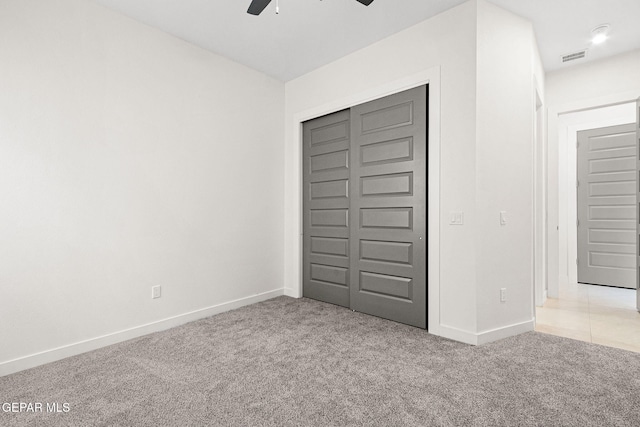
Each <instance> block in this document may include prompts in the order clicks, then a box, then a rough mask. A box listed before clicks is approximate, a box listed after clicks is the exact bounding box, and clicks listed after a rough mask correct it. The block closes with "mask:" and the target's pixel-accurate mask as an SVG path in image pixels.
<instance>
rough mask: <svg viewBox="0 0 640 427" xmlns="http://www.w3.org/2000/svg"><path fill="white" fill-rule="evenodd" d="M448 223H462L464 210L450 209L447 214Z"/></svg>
mask: <svg viewBox="0 0 640 427" xmlns="http://www.w3.org/2000/svg"><path fill="white" fill-rule="evenodd" d="M449 224H451V225H463V224H464V212H459V211H452V212H450V214H449Z"/></svg>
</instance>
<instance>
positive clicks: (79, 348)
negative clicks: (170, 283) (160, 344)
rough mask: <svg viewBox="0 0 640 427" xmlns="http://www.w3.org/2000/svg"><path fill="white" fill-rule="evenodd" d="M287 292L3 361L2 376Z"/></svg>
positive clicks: (237, 301) (180, 315)
mask: <svg viewBox="0 0 640 427" xmlns="http://www.w3.org/2000/svg"><path fill="white" fill-rule="evenodd" d="M284 294H285V292H284V289H282V288H281V289H275V290H272V291H268V292H263V293H260V294H256V295H252V296H249V297H245V298H240V299H236V300H233V301H228V302H224V303H221V304H216V305H213V306H210V307H206V308H202V309H199V310H195V311H191V312H188V313H184V314H179V315H177V316H172V317H169V318H166V319H162V320H158V321H156V322H151V323H147V324H144V325H140V326H136V327H133V328H130V329H125V330H122V331H118V332H114V333H111V334H107V335H103V336H100V337H96V338H91V339H88V340H84V341H80V342H77V343H73V344H69V345H65V346H61V347H57V348H53V349H50V350H45V351H43V352H40V353H36V354H31V355H29V356H24V357H20V358H18V359H13V360H9V361H6V362H2V363H0V377H1V376H4V375H9V374H13V373H15V372H18V371H22V370H25V369H29V368H34V367H36V366H40V365H44V364H45V363H51V362H55V361H56V360H60V359H64V358H66V357H70V356H75V355H77V354H81V353H86V352H88V351H92V350H97V349H99V348H102V347H106V346H108V345H112V344H117V343H119V342H123V341H127V340H130V339H133V338H137V337H140V336H143V335H147V334H150V333H153V332H159V331H164V330H166V329H169V328H173V327H176V326H179V325H183V324H185V323H189V322H193V321H194V320H199V319H203V318H205V317H210V316H213V315H215V314H219V313H223V312H225V311H229V310H234V309H236V308H240V307H243V306H245V305H251V304H255V303H257V302H261V301H266V300H268V299H271V298H275V297H278V296H281V295H284Z"/></svg>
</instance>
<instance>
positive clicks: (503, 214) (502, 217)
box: [500, 211, 507, 225]
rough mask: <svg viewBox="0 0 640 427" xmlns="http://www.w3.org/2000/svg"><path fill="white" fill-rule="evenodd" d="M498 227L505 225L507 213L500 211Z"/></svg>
mask: <svg viewBox="0 0 640 427" xmlns="http://www.w3.org/2000/svg"><path fill="white" fill-rule="evenodd" d="M500 225H507V211H500Z"/></svg>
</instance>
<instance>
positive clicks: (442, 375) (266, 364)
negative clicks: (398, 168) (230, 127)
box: [0, 297, 640, 427]
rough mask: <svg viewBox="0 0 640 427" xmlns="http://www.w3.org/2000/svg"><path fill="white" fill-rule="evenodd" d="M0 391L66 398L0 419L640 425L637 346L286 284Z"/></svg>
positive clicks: (7, 398) (47, 399)
mask: <svg viewBox="0 0 640 427" xmlns="http://www.w3.org/2000/svg"><path fill="white" fill-rule="evenodd" d="M2 402H44V403H52V402H55V403H60V404H62V403H68V404H69V411H68V412H66V413H65V412H60V413H48V412H46V408H45V410H43V412H42V413H35V414H34V413H19V414H15V413H5V412H2V411H0V425H2V426H23V425H34V426H36V425H41V426H94V425H97V426H206V425H223V426H271V425H273V426H288V425H300V426H315V425H318V426H330V425H334V426H343V425H344V426H346V425H349V426H359V425H367V426H369V425H373V426H378V425H379V426H439V425H443V426H528V425H540V426H581V427H583V426H640V354H637V353H632V352H627V351H624V350H618V349H613V348H607V347H602V346H598V345H594V344H588V343H584V342H579V341H574V340H570V339H564V338H559V337H554V336H550V335H544V334H539V333H534V332H531V333H526V334H522V335H519V336H516V337H512V338H508V339H505V340H502V341H499V342H496V343H491V344H488V345H484V346H480V347H473V346H468V345H465V344H460V343H457V342H453V341H449V340H446V339H442V338H438V337H435V336H432V335H429V334H428V333H426V332H425V331H423V330H420V329H416V328H412V327H409V326H405V325H401V324H398V323H394V322H390V321H385V320H382V319H378V318H376V317H372V316H367V315H364V314H360V313H354V312H352V311H350V310H347V309H344V308H340V307H336V306H333V305H330V304H324V303H320V302H317V301H312V300H308V299H301V300H295V299H291V298H287V297H279V298H275V299H272V300H269V301H265V302H262V303H259V304H255V305H252V306H248V307H244V308H241V309H238V310H234V311H230V312H227V313H223V314H220V315H217V316H213V317H210V318H207V319H204V320H200V321H197V322H193V323H189V324H186V325H183V326H180V327H177V328H174V329H170V330H167V331H164V332H159V333H155V334H152V335H147V336H144V337H141V338H137V339H135V340H131V341H127V342H124V343H121V344H117V345H113V346H110V347H106V348H103V349H100V350H96V351H93V352H90V353H86V354H82V355H79V356H75V357H71V358H68V359H65V360H61V361H59V362H55V363H51V364H48V365H45V366H41V367H37V368H34V369H30V370H27V371H23V372H19V373H16V374H13V375H9V376H6V377H2V378H0V403H2Z"/></svg>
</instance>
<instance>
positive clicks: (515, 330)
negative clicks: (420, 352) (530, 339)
mask: <svg viewBox="0 0 640 427" xmlns="http://www.w3.org/2000/svg"><path fill="white" fill-rule="evenodd" d="M534 327H535V319H531V320H527V321H526V322H521V323H514V324H513V325H509V326H504V327H501V328H496V329H492V330H489V331H484V332H478V333H474V332H469V331H464V330H462V329H457V328H453V327H451V326H446V325H440V326H439V327H438V335H439V336H441V337H443V338H448V339H450V340H454V341H458V342H462V343H465V344H471V345H482V344H486V343H489V342H492V341H497V340H501V339H503V338H507V337H511V336H513V335H518V334H522V333H524V332H529V331H533V330H534Z"/></svg>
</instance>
